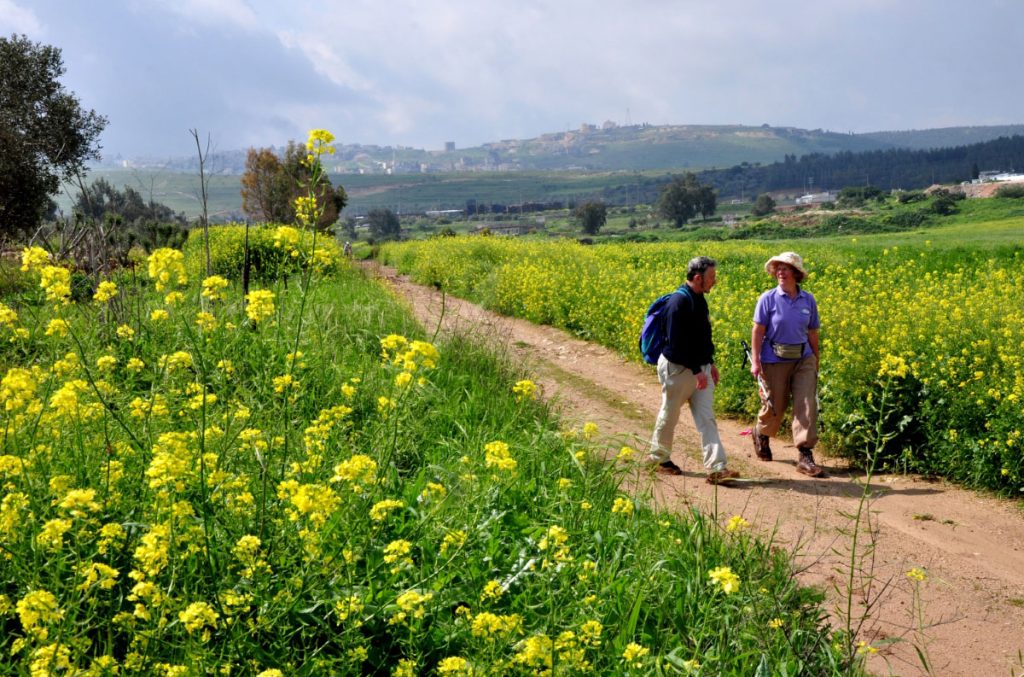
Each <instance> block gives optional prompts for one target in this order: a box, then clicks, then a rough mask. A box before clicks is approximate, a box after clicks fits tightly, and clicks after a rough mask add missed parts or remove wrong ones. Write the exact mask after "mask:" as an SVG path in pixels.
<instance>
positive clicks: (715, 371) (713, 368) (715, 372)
mask: <svg viewBox="0 0 1024 677" xmlns="http://www.w3.org/2000/svg"><path fill="white" fill-rule="evenodd" d="M718 378H719V377H718V367H716V366H715V365H713V364H712V365H711V380H712V381H714V383H715V385H716V386H717V385H718Z"/></svg>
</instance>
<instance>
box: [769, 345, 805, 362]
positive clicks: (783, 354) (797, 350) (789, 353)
mask: <svg viewBox="0 0 1024 677" xmlns="http://www.w3.org/2000/svg"><path fill="white" fill-rule="evenodd" d="M805 345H807V344H806V343H776V342H775V341H772V352H773V353H775V357H777V358H779V359H780V360H799V359H800V358H801V357H803V356H804V346H805Z"/></svg>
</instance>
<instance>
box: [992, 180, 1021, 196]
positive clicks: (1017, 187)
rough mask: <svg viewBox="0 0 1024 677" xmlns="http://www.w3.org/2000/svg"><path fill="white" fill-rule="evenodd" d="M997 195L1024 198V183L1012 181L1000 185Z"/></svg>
mask: <svg viewBox="0 0 1024 677" xmlns="http://www.w3.org/2000/svg"><path fill="white" fill-rule="evenodd" d="M996 197H1008V198H1014V199H1019V198H1024V183H1011V184H1009V185H1007V186H999V188H997V189H996Z"/></svg>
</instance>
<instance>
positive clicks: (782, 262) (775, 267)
mask: <svg viewBox="0 0 1024 677" xmlns="http://www.w3.org/2000/svg"><path fill="white" fill-rule="evenodd" d="M764 269H765V271H766V272H767V273H768V274H769V275H771V276H772V277H774V278H775V279H776V281H777V282H778V286H777V287H776V288H775V289H772V290H770V291H766V292H765V293H763V294H761V297H760V298H759V299H758V300H757V306H756V307H755V308H754V329H753V332H752V334H751V337H750V345H751V361H750V373H751V374H753V375H754V377H755V378H756V377H757V376H761V377H762V378H763V379H764V382H765V384H766V385H767V388H768V399H767V401H766V402H764V403H763V404H762V405H761V411H760V412H759V413H758V416H757V425H756V426H754V431H753V435H752V438H753V440H754V453H755V454H756V455H757V457H758V458H759V459H761V460H762V461H771V460H772V450H771V447H770V446H769V439H770V438H771V437H772V436H774V435H775V434H776V433H777V432H778V431H779V427H780V425H781V424H782V416H783V414H785V412H786V408H787V407H788V406H789V403H790V399H792V403H793V443H794V444H796V446H797V449H799V451H800V457H799V459H798V460H797V464H796V470H797V472H799V473H802V474H804V475H809V476H811V477H819V476H821V475H822V474H823V473H824V469H823V468H822V467H821V466H819V465H818V464H817V463H815V462H814V455H813V453H812V450H813V449H814V445H815V444H816V443H817V442H818V363H819V356H820V347H819V342H818V330H819V328H820V326H821V322H820V320H819V318H818V304H817V302H815V300H814V296H813V295H812V294H811V293H810V292H808V291H805V290H803V289H801V288H800V283H801V282H803V280H804V278H805V277H807V271H806V270H805V269H804V261H803V259H802V258H800V256H799V255H798V254H796V253H795V252H783V253H781V254H779V255H778V256H773V257H772V258H770V259H768V262H767V263H765V265H764Z"/></svg>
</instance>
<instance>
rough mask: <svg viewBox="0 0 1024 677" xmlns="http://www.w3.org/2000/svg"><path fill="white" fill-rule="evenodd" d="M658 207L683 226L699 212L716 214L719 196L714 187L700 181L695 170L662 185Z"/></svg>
mask: <svg viewBox="0 0 1024 677" xmlns="http://www.w3.org/2000/svg"><path fill="white" fill-rule="evenodd" d="M657 208H658V213H659V214H661V215H662V216H664V217H665V218H666V219H669V220H670V221H672V224H673V225H674V226H675V227H676V228H682V227H683V225H684V224H685V223H686V222H687V221H689V220H690V219H692V218H693V217H694V216H696V215H697V214H701V215H702V216H703V217H704V218H707V217H708V216H711V215H712V214H714V213H715V209H716V208H717V197H716V195H715V190H714V188H712V187H711V186H710V185H708V184H702V183H700V181H698V180H697V176H696V175H695V174H694V173H693V172H687V173H686V174H685V175H684V176H682V177H679V178H676V179H675V180H673V181H672V182H671V183H669V184H667V185H665V186H664V187H662V189H661V195H660V196H659V197H658V207H657Z"/></svg>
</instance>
